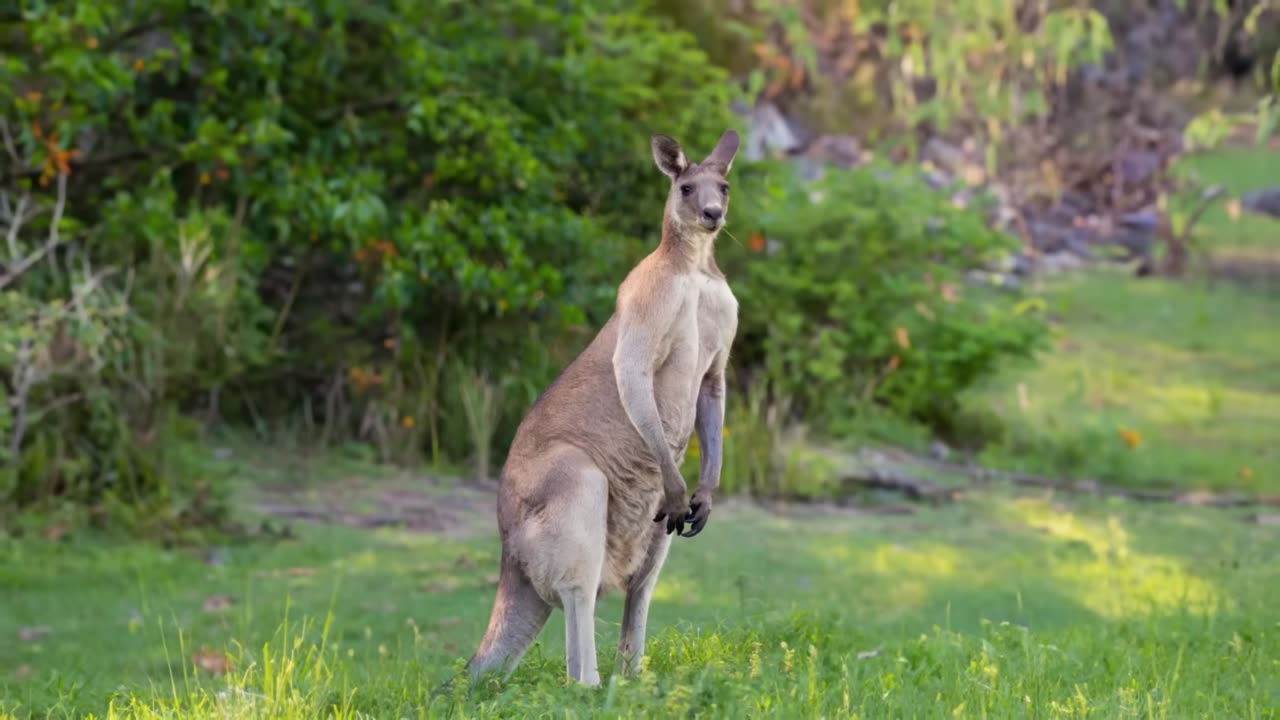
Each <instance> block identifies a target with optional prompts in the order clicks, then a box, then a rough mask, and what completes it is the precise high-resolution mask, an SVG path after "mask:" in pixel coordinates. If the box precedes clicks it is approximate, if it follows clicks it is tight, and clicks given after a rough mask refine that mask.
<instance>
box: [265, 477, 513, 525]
mask: <svg viewBox="0 0 1280 720" xmlns="http://www.w3.org/2000/svg"><path fill="white" fill-rule="evenodd" d="M254 508H255V509H256V510H257V511H258V512H260V513H263V514H265V515H269V516H271V517H276V518H281V519H289V520H303V521H307V522H315V523H323V524H334V525H345V526H347V527H355V528H369V529H373V528H382V527H394V528H399V529H402V530H405V531H407V532H415V533H434V534H439V535H448V536H454V537H465V536H470V535H475V534H477V533H482V532H487V531H492V529H493V527H494V492H493V488H492V487H491V486H481V485H478V484H474V483H467V482H463V481H457V480H452V479H441V478H407V479H397V480H391V481H378V482H370V481H367V480H360V479H353V480H351V481H350V482H345V481H335V482H331V483H326V484H325V485H324V486H323V487H317V488H307V489H305V490H302V489H299V488H296V487H294V488H290V487H267V488H263V489H262V490H261V492H260V493H259V497H258V499H257V501H256V502H254Z"/></svg>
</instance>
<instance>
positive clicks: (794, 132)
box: [743, 102, 802, 161]
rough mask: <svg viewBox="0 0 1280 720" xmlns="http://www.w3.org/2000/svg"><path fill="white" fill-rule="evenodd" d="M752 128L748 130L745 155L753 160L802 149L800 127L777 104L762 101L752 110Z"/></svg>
mask: <svg viewBox="0 0 1280 720" xmlns="http://www.w3.org/2000/svg"><path fill="white" fill-rule="evenodd" d="M750 122H751V128H750V129H749V130H748V131H747V142H746V147H745V148H744V149H743V153H744V156H745V157H746V158H747V159H748V160H751V161H756V160H763V159H765V158H768V157H770V156H773V155H775V154H789V153H794V152H796V151H798V150H800V149H801V147H802V143H801V142H800V134H799V131H798V129H797V128H796V127H795V126H794V125H792V123H791V122H790V121H788V120H787V118H786V117H785V116H784V115H783V114H782V111H781V110H779V109H778V106H777V105H774V104H773V103H771V102H762V103H760V104H759V105H756V107H755V108H754V109H753V110H752V111H751V118H750Z"/></svg>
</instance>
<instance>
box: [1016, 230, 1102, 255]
mask: <svg viewBox="0 0 1280 720" xmlns="http://www.w3.org/2000/svg"><path fill="white" fill-rule="evenodd" d="M1027 231H1028V232H1029V233H1031V243H1032V244H1033V245H1034V246H1035V247H1036V249H1037V250H1039V251H1041V252H1043V253H1061V252H1069V253H1073V254H1075V255H1077V256H1079V257H1081V258H1086V259H1091V258H1092V257H1093V251H1092V249H1091V248H1090V247H1089V231H1088V230H1086V229H1084V228H1081V227H1076V226H1075V225H1065V226H1064V225H1058V224H1055V223H1048V222H1042V221H1038V220H1035V221H1032V222H1029V223H1027Z"/></svg>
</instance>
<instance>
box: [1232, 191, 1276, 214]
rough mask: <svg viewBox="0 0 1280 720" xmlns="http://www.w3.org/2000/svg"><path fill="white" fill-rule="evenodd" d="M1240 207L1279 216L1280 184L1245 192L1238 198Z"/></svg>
mask: <svg viewBox="0 0 1280 720" xmlns="http://www.w3.org/2000/svg"><path fill="white" fill-rule="evenodd" d="M1240 207H1241V208H1243V209H1245V210H1248V211H1249V212H1254V213H1258V214H1260V215H1270V216H1271V217H1275V218H1280V186H1276V187H1270V188H1264V189H1262V190H1254V191H1253V192H1248V193H1245V194H1244V196H1243V197H1241V198H1240Z"/></svg>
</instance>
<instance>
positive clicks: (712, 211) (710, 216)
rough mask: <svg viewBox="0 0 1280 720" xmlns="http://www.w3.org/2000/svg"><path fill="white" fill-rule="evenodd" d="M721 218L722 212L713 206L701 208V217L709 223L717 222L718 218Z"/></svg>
mask: <svg viewBox="0 0 1280 720" xmlns="http://www.w3.org/2000/svg"><path fill="white" fill-rule="evenodd" d="M723 216H724V210H721V209H720V208H718V207H716V206H714V205H711V206H708V207H704V208H702V217H704V218H706V219H707V220H710V221H711V222H719V220H720V218H721V217H723Z"/></svg>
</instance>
